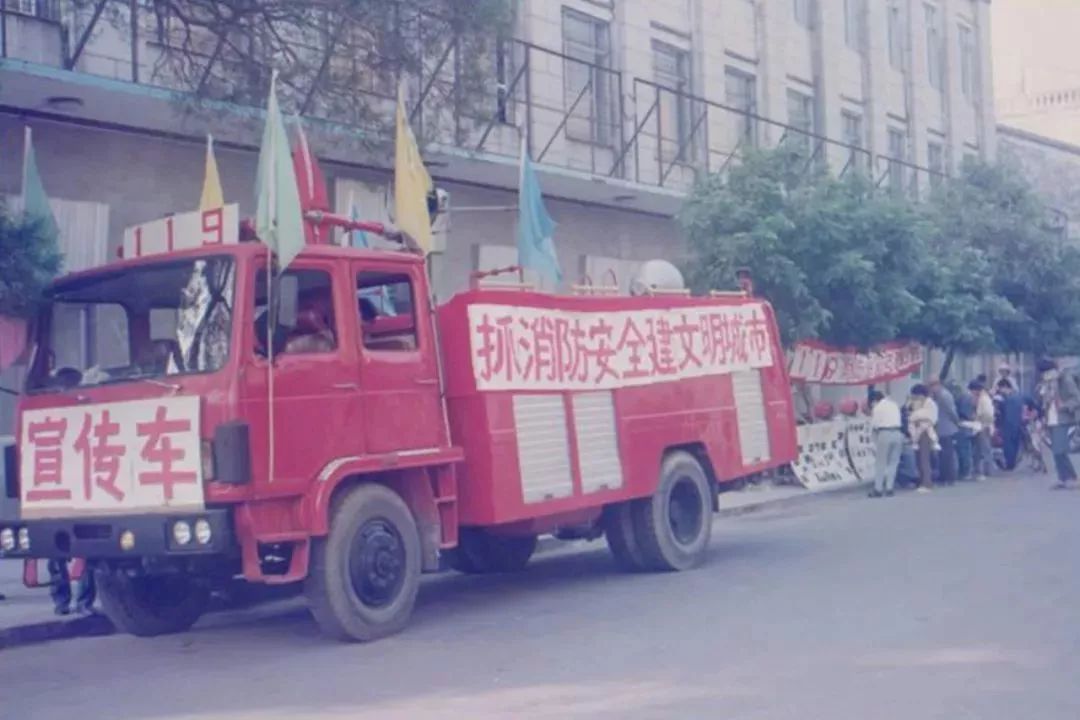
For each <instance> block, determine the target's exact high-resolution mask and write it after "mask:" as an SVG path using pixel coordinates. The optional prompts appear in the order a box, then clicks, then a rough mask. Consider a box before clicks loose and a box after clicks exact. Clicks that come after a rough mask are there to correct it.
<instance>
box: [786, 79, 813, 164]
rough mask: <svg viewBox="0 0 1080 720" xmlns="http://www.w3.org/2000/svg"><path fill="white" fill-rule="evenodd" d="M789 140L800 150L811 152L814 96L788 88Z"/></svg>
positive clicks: (805, 153)
mask: <svg viewBox="0 0 1080 720" xmlns="http://www.w3.org/2000/svg"><path fill="white" fill-rule="evenodd" d="M787 99H788V125H790V126H791V129H789V130H788V131H787V136H788V137H787V142H788V144H789V146H790V147H793V148H795V149H796V150H797V151H798V152H800V153H802V154H804V155H809V154H810V135H809V134H810V133H812V132H814V98H812V97H810V96H809V95H804V94H802V93H801V92H798V91H795V90H788V92H787Z"/></svg>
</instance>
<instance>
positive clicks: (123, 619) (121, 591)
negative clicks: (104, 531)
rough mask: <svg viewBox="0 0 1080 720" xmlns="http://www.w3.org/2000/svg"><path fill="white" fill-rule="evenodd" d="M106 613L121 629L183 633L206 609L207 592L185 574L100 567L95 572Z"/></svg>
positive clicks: (151, 634) (147, 634)
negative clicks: (164, 573)
mask: <svg viewBox="0 0 1080 720" xmlns="http://www.w3.org/2000/svg"><path fill="white" fill-rule="evenodd" d="M94 580H95V581H96V582H97V589H98V597H100V599H101V608H102V610H104V611H105V615H106V616H107V617H108V618H109V620H110V621H112V624H113V625H115V626H116V629H117V630H119V631H121V632H126V633H129V634H131V635H137V636H139V637H154V636H155V635H168V634H170V633H177V632H183V631H184V630H187V629H189V628H190V627H191V626H192V625H194V624H195V621H196V620H198V619H199V617H200V616H201V615H202V614H203V613H204V612H205V611H206V606H207V604H208V603H209V601H210V591H209V589H208V588H207V587H206V586H205V585H204V584H202V583H200V582H199V581H198V580H197V579H196V578H192V577H190V576H187V575H180V574H170V575H135V576H132V575H128V574H126V573H125V572H123V571H122V570H111V569H109V568H99V569H98V570H97V572H96V573H95V574H94Z"/></svg>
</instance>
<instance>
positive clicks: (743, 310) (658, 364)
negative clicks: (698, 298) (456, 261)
mask: <svg viewBox="0 0 1080 720" xmlns="http://www.w3.org/2000/svg"><path fill="white" fill-rule="evenodd" d="M468 316H469V341H470V347H471V355H472V368H473V375H474V377H475V378H476V386H477V389H479V390H606V389H611V388H617V387H630V386H635V385H648V384H650V383H657V382H666V381H670V380H678V379H682V378H691V377H701V376H705V375H720V374H724V373H730V372H735V371H738V370H751V369H754V368H763V367H770V366H771V365H772V364H773V338H772V335H771V332H770V329H769V322H768V319H767V316H766V314H765V309H764V306H763V305H762V304H761V303H752V304H745V305H734V306H726V307H718V306H702V307H686V308H672V309H646V310H628V311H615V312H572V311H563V310H551V309H546V308H535V307H523V306H516V305H487V304H477V305H470V306H469V308H468Z"/></svg>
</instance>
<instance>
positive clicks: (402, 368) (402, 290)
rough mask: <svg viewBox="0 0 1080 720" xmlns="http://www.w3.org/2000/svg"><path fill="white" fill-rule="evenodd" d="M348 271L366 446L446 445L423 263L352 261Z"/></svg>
mask: <svg viewBox="0 0 1080 720" xmlns="http://www.w3.org/2000/svg"><path fill="white" fill-rule="evenodd" d="M353 279H354V282H355V291H356V296H355V302H354V307H355V308H356V310H355V312H356V313H357V315H358V318H359V326H360V333H359V337H358V345H359V347H358V348H357V350H358V351H359V354H360V363H359V370H358V372H359V383H360V395H361V398H362V406H363V413H364V427H365V439H366V446H367V452H369V453H384V452H393V451H399V450H424V449H428V448H435V447H441V446H444V445H445V443H446V433H445V424H444V420H443V416H442V400H441V396H440V389H439V369H438V365H437V361H436V352H437V351H438V349H437V348H436V345H435V337H434V332H433V328H432V319H433V318H432V315H431V310H430V301H429V298H428V297H427V293H426V287H427V285H426V282H425V279H424V277H423V266H422V265H420V264H418V263H409V264H404V263H401V262H400V261H398V262H395V261H393V260H382V261H381V260H378V259H372V260H362V261H356V262H355V263H354V265H353Z"/></svg>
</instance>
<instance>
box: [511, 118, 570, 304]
mask: <svg viewBox="0 0 1080 720" xmlns="http://www.w3.org/2000/svg"><path fill="white" fill-rule="evenodd" d="M554 234H555V221H554V220H552V219H551V216H550V215H548V212H547V209H546V208H545V207H544V198H543V196H542V195H541V193H540V182H539V181H538V180H537V178H536V171H535V170H534V169H533V164H532V160H531V159H530V158H529V151H528V149H527V146H526V143H525V138H524V137H522V139H521V185H520V186H519V189H518V264H519V265H521V266H522V267H524V268H529V269H530V270H534V271H536V272H537V273H538V274H540V275H541V276H542V277H544V278H547V279H548V280H550V281H551V282H552V283H553V284H554V285H559V284H561V283H562V279H563V276H562V270H561V269H560V268H559V258H558V257H557V256H556V255H555V242H554Z"/></svg>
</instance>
